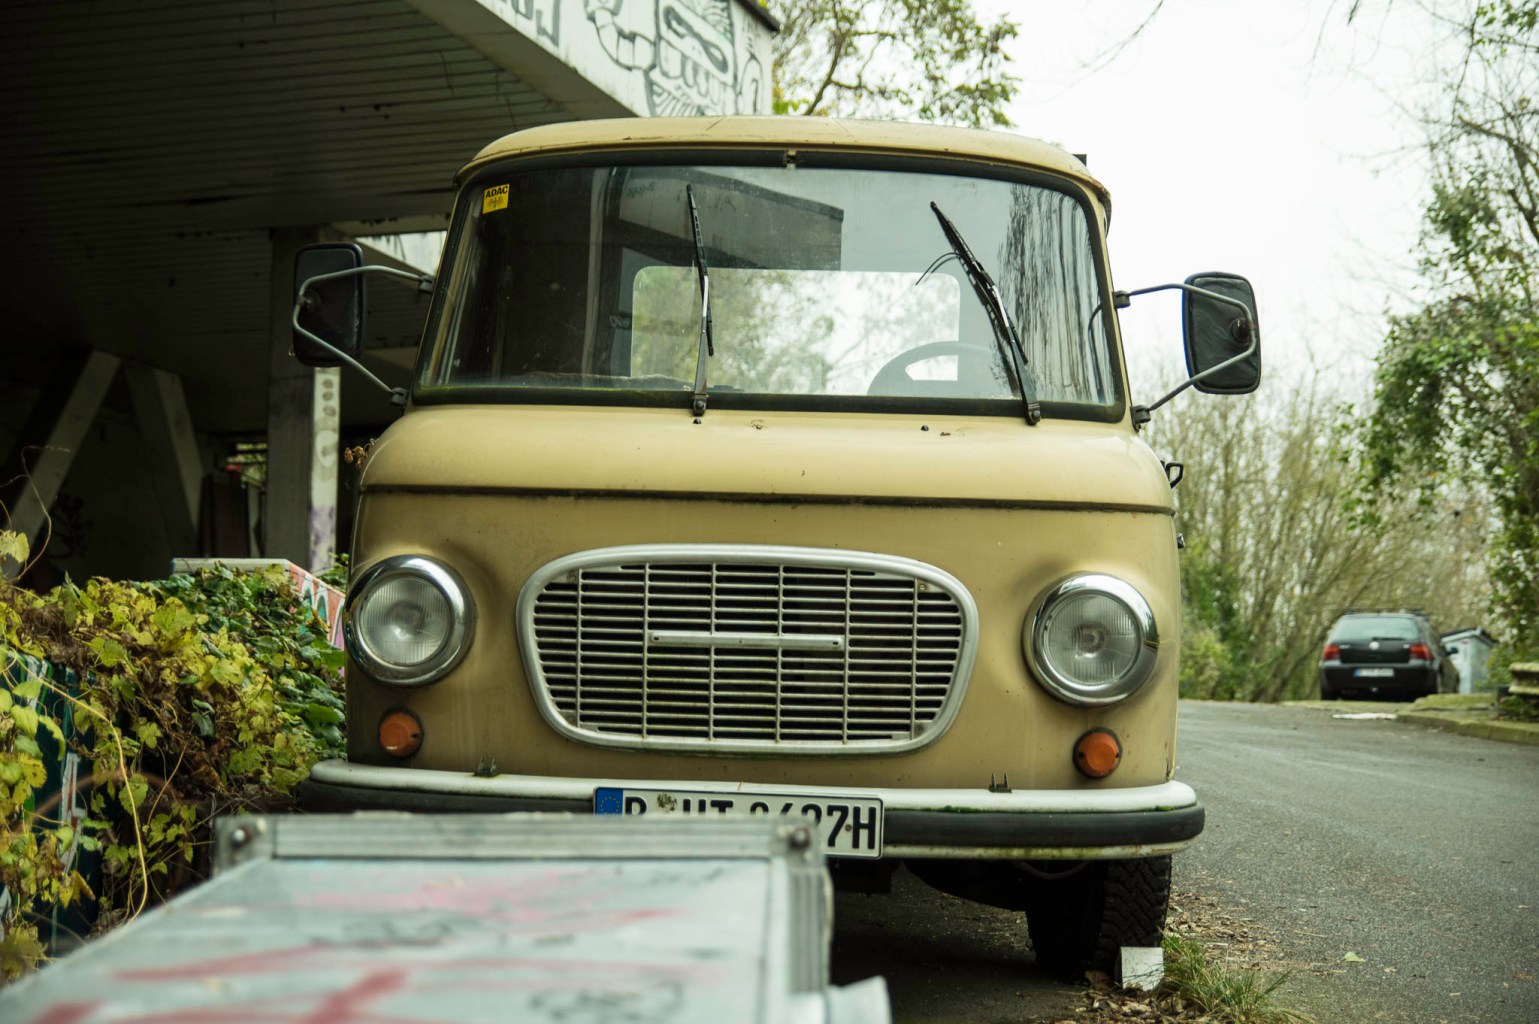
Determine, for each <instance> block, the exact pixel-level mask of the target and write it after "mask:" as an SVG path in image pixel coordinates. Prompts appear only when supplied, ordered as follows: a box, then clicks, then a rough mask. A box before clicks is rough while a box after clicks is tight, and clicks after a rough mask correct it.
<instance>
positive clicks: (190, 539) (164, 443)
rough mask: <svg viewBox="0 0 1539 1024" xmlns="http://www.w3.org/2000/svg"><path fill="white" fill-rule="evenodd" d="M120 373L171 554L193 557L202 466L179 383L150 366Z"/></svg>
mask: <svg viewBox="0 0 1539 1024" xmlns="http://www.w3.org/2000/svg"><path fill="white" fill-rule="evenodd" d="M123 371H124V375H125V376H126V377H127V379H128V389H129V393H130V394H131V395H132V397H133V402H134V412H135V413H136V414H137V416H138V419H139V432H140V434H141V435H142V437H143V438H144V446H145V453H146V455H147V456H148V459H149V465H148V469H149V474H150V479H151V481H152V482H153V483H154V486H155V494H156V497H158V498H159V499H160V507H161V516H162V518H163V519H164V520H165V524H166V537H167V539H169V540H170V542H171V550H172V552H173V553H175V552H176V551H185V552H188V553H189V554H191V553H196V551H197V545H198V513H199V509H200V506H201V505H202V501H203V475H204V474H203V470H204V466H203V458H202V455H201V454H200V453H199V451H198V439H197V435H196V434H195V433H194V432H193V429H192V416H191V415H190V414H189V413H188V411H187V396H186V394H185V393H184V392H183V390H182V379H181V378H180V377H178V376H177V375H176V374H174V373H167V372H166V371H165V370H157V369H155V368H154V367H150V366H135V365H129V366H126V367H124V368H123Z"/></svg>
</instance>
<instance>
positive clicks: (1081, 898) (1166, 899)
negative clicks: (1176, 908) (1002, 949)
mask: <svg viewBox="0 0 1539 1024" xmlns="http://www.w3.org/2000/svg"><path fill="white" fill-rule="evenodd" d="M1169 906H1170V858H1169V857H1168V856H1167V857H1147V858H1142V859H1139V860H1110V861H1097V862H1092V863H1090V864H1088V865H1086V867H1085V870H1084V871H1081V872H1079V873H1078V874H1076V875H1073V876H1071V877H1070V878H1066V879H1064V880H1062V881H1058V882H1053V883H1050V884H1044V885H1042V886H1041V887H1040V888H1039V889H1037V891H1036V894H1035V897H1034V899H1033V901H1032V906H1031V907H1030V908H1029V909H1028V910H1027V911H1026V924H1027V927H1028V929H1029V930H1030V932H1031V946H1032V949H1034V950H1035V951H1036V954H1037V963H1038V964H1039V965H1040V966H1041V967H1042V968H1043V969H1044V970H1046V971H1049V972H1051V973H1054V974H1063V975H1070V976H1078V975H1080V974H1082V973H1083V972H1085V971H1105V972H1107V973H1108V974H1113V975H1114V976H1115V972H1116V967H1117V962H1118V954H1119V952H1120V951H1121V949H1122V947H1123V946H1158V945H1159V944H1160V939H1161V937H1162V935H1163V933H1164V931H1165V912H1166V910H1167V909H1169Z"/></svg>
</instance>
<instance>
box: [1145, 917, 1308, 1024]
mask: <svg viewBox="0 0 1539 1024" xmlns="http://www.w3.org/2000/svg"><path fill="white" fill-rule="evenodd" d="M1287 980H1288V975H1287V974H1281V975H1277V976H1275V977H1263V976H1262V975H1261V974H1260V973H1258V972H1256V971H1248V970H1233V969H1230V968H1226V967H1221V966H1219V965H1217V964H1215V963H1212V962H1211V961H1209V959H1208V957H1207V954H1206V953H1205V952H1204V951H1203V948H1202V946H1201V944H1199V943H1198V942H1196V941H1195V940H1193V939H1189V938H1186V937H1184V936H1181V935H1175V934H1171V935H1167V936H1166V937H1165V982H1164V984H1163V985H1162V986H1161V987H1160V995H1161V997H1162V1002H1175V1003H1178V1004H1184V1005H1182V1006H1179V1009H1183V1010H1195V1011H1196V1012H1197V1013H1198V1014H1200V1015H1201V1017H1202V1019H1203V1020H1211V1021H1212V1022H1213V1024H1314V1018H1313V1017H1311V1016H1309V1015H1308V1014H1306V1013H1300V1012H1299V1011H1297V1010H1289V1009H1285V1008H1283V1007H1280V1006H1277V1005H1276V1004H1275V1003H1274V1002H1273V1001H1272V994H1273V993H1274V992H1276V991H1277V989H1278V987H1279V986H1280V985H1282V983H1283V982H1285V981H1287ZM1171 1009H1176V1007H1171Z"/></svg>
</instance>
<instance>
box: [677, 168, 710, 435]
mask: <svg viewBox="0 0 1539 1024" xmlns="http://www.w3.org/2000/svg"><path fill="white" fill-rule="evenodd" d="M684 196H685V198H687V199H688V200H689V227H690V233H691V235H692V236H693V237H694V241H695V269H696V271H697V273H698V276H699V280H700V347H699V349H698V351H697V353H696V355H695V400H694V402H693V403H692V404H691V406H690V408H691V409H692V410H693V412H694V414H695V415H696V416H704V415H705V397H706V396H705V363H706V356H714V355H715V354H716V340H715V338H714V337H713V331H712V329H711V270H710V268H709V267H707V266H706V265H705V244H704V243H703V242H702V241H701V240H700V208H699V207H698V206H696V205H695V186H693V185H685V186H684Z"/></svg>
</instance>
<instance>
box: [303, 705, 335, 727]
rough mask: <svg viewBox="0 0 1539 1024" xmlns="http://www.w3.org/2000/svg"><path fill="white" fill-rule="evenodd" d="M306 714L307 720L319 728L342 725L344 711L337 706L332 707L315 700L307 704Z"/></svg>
mask: <svg viewBox="0 0 1539 1024" xmlns="http://www.w3.org/2000/svg"><path fill="white" fill-rule="evenodd" d="M304 715H305V721H307V722H309V723H310V724H311V725H313V726H315V727H317V728H321V727H323V726H327V725H340V724H342V721H343V718H342V712H340V711H338V710H337V709H336V708H330V707H327V706H326V705H324V704H316V703H313V702H312V703H310V704H306V705H305V710H304Z"/></svg>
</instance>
